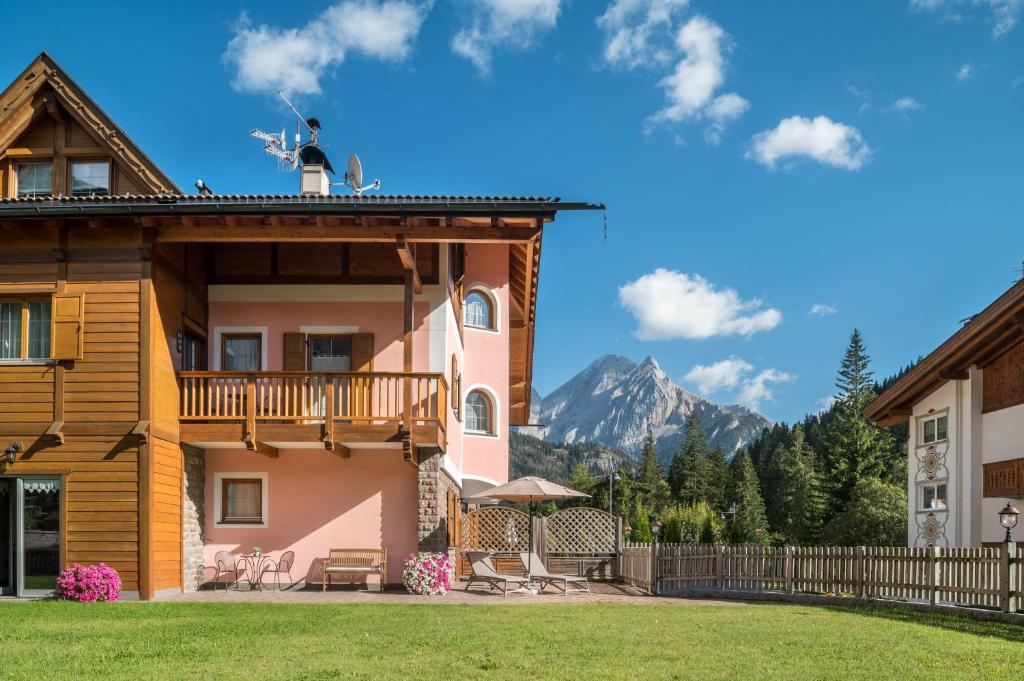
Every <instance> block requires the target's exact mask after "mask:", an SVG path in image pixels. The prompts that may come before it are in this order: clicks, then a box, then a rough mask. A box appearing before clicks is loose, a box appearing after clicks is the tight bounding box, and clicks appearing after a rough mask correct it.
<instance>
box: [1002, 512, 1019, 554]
mask: <svg viewBox="0 0 1024 681" xmlns="http://www.w3.org/2000/svg"><path fill="white" fill-rule="evenodd" d="M1019 515H1020V511H1018V510H1017V508H1016V507H1015V506H1012V505H1011V504H1010V502H1006V506H1005V507H1004V508H1003V510H1001V511H1000V512H999V524H1000V525H1002V526H1003V527H1005V528H1006V539H1004V541H1005V542H1006V543H1007V544H1010V543H1012V542H1013V533H1012V530H1013V528H1015V527H1017V516H1019Z"/></svg>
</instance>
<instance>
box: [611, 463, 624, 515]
mask: <svg viewBox="0 0 1024 681" xmlns="http://www.w3.org/2000/svg"><path fill="white" fill-rule="evenodd" d="M619 480H622V478H620V477H619V473H618V471H614V470H612V471H610V472H609V473H608V515H615V513H614V512H613V511H612V508H613V506H612V504H614V503H615V483H616V482H618V481H619Z"/></svg>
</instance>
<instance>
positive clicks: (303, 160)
mask: <svg viewBox="0 0 1024 681" xmlns="http://www.w3.org/2000/svg"><path fill="white" fill-rule="evenodd" d="M277 94H278V95H279V96H280V97H281V99H283V100H284V103H285V104H287V105H288V108H289V109H291V111H292V113H294V114H295V142H294V146H293V147H292V148H290V149H289V148H288V139H287V137H286V136H285V131H284V128H282V129H281V132H280V133H272V132H264V131H263V130H260V129H258V128H253V129H252V130H250V131H249V136H250V137H254V138H256V139H258V140H260V141H262V142H263V143H264V144H263V151H265V152H266V153H268V154H270V155H271V156H273V157H275V158H276V159H278V162H279V163H280V165H281V167H282V170H286V171H287V170H296V169H297V168H298V167H299V166H300V165H312V164H317V165H321V166H323V169H324V171H325V172H328V173H331V174H334V168H333V167H332V166H331V162H330V161H329V160H328V158H327V154H325V153H324V151H323V149H321V148H320V142H319V133H320V121H319V120H317V119H316V118H313V117H309V118H307V117H305V116H303V115H302V113H301V112H300V111H299V110H298V109H297V108H296V107H295V105H294V104H292V102H291V100H289V99H288V97H287V96H286V95H285V91H284V90H280V91H279V92H278V93H277ZM303 126H305V128H306V130H308V131H309V139H308V140H306V141H305V142H303V141H302V127H303ZM329 184H330V186H340V185H343V186H346V187H348V188H350V189H351V190H352V192H353V193H354V194H357V195H358V194H362V193H363V192H364V191H366V190H367V189H380V180H379V179H378V180H374V181H373V182H371V183H370V184H367V185H364V184H363V167H362V163H361V162H360V161H359V157H358V156H356V155H355V154H352V155H350V156H349V159H348V170H347V171H346V172H345V174H344V175H343V180H342V181H341V182H330V183H329Z"/></svg>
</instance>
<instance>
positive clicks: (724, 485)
mask: <svg viewBox="0 0 1024 681" xmlns="http://www.w3.org/2000/svg"><path fill="white" fill-rule="evenodd" d="M704 481H705V485H704V489H705V497H706V498H707V502H708V505H710V506H711V508H712V509H714V510H715V511H724V510H725V507H726V500H727V499H728V491H729V489H728V488H729V464H728V462H727V461H726V460H725V453H724V452H723V451H722V448H721V447H715V451H713V452H711V455H710V456H709V457H708V458H707V460H706V461H705V462H704Z"/></svg>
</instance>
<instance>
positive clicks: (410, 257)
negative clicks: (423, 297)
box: [396, 236, 423, 293]
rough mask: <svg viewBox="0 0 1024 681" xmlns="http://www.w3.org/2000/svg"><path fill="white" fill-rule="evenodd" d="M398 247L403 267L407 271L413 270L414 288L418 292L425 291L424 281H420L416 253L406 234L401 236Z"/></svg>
mask: <svg viewBox="0 0 1024 681" xmlns="http://www.w3.org/2000/svg"><path fill="white" fill-rule="evenodd" d="M396 248H397V249H398V259H399V260H401V261H402V268H403V269H405V271H406V272H412V290H413V291H415V292H416V293H423V282H422V281H420V273H419V271H418V270H417V269H416V254H415V253H413V250H412V248H410V247H409V242H408V241H406V239H405V237H404V236H403V237H399V239H398V242H397V244H396Z"/></svg>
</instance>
